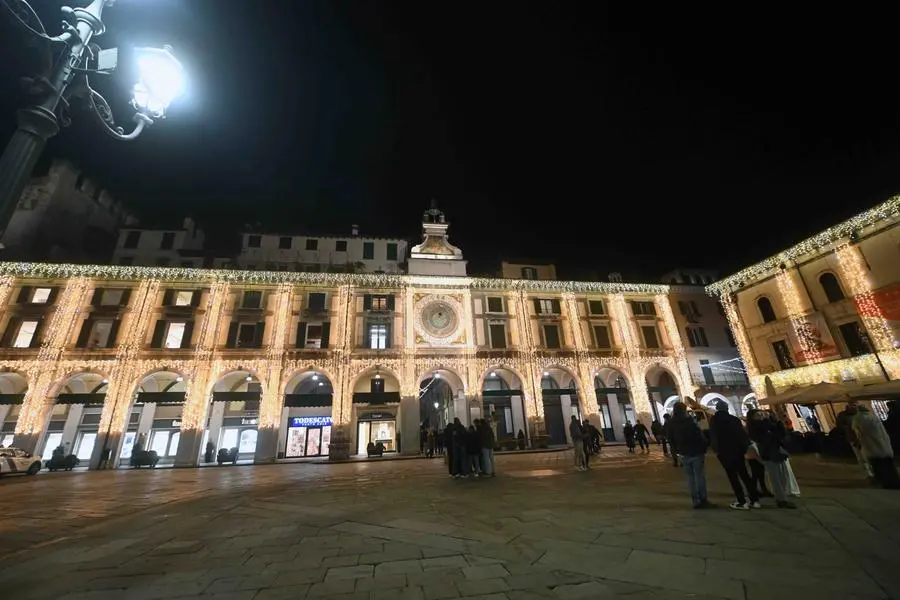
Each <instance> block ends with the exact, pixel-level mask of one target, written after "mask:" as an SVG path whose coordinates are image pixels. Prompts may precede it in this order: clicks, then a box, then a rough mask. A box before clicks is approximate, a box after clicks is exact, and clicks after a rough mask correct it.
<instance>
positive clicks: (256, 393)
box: [0, 215, 695, 466]
mask: <svg viewBox="0 0 900 600" xmlns="http://www.w3.org/2000/svg"><path fill="white" fill-rule="evenodd" d="M428 219H429V217H428V216H427V215H426V221H428ZM430 219H431V225H433V219H434V216H433V215H432V217H430ZM440 222H441V223H443V221H440ZM428 224H429V223H428V222H426V223H425V224H423V225H425V227H424V229H425V230H426V231H430V232H431V235H432V237H430V238H428V237H427V236H426V241H428V243H429V244H430V245H428V246H427V247H421V246H417V247H416V253H417V254H416V256H417V258H418V259H419V261H420V262H421V263H423V264H426V263H427V264H435V265H440V263H441V261H444V260H447V261H454V263H453V264H452V265H450V266H448V265H440V266H437V267H436V268H437V269H438V270H439V271H440V270H447V269H451V270H452V269H458V268H460V267H459V263H460V262H462V261H461V255H459V254H458V253H456V252H448V251H447V249H446V248H445V247H444V246H443V243H444V242H446V244H447V245H448V246H449V242H447V240H446V233H445V231H444V233H443V234H442V235H443V238H441V239H436V238H435V237H434V231H432V230H433V229H434V228H433V227H431V230H429V229H428ZM438 237H440V236H438ZM425 245H426V244H423V246H425ZM450 248H452V246H450ZM429 252H432V253H434V256H432V257H429V256H428V253H429ZM429 261H430V263H429ZM463 264H464V263H463ZM463 268H464V267H463ZM0 307H2V310H3V316H2V322H0V326H2V331H3V337H2V340H0V345H2V350H0V368H2V370H3V371H2V372H0V423H2V426H3V429H2V437H0V443H4V444H9V443H14V444H15V445H16V446H20V447H23V448H25V449H28V450H31V451H34V452H37V453H42V454H46V455H49V453H50V452H51V451H52V450H53V448H54V447H56V446H58V445H60V444H62V445H65V446H67V448H68V450H69V451H70V452H74V453H76V454H78V455H79V456H81V457H84V458H85V459H88V458H89V459H90V464H91V466H96V465H98V464H99V462H100V459H101V456H102V455H103V453H104V452H103V451H104V449H105V448H108V449H109V450H110V452H111V459H112V460H111V463H112V464H127V460H128V457H129V455H130V453H131V451H132V448H133V446H134V443H135V441H137V440H141V442H142V444H141V445H142V447H144V448H147V449H153V450H156V451H157V453H158V454H159V455H160V456H161V457H162V462H163V464H165V463H166V462H168V463H171V464H174V465H176V466H195V465H197V464H200V463H203V462H205V461H206V459H207V458H208V456H206V454H207V452H206V451H207V446H208V445H211V446H212V448H211V449H212V450H213V451H214V452H215V451H218V449H220V448H225V449H230V448H237V453H238V456H237V459H238V460H253V461H255V462H260V463H264V462H271V461H273V460H276V459H278V458H282V457H283V458H293V457H298V456H324V455H331V456H332V457H334V458H341V457H345V456H347V455H354V454H364V453H365V452H366V450H367V446H368V444H369V442H372V443H373V444H374V443H377V442H379V441H380V442H382V444H384V446H385V450H386V451H398V450H399V451H400V452H401V453H403V454H414V453H417V452H418V451H419V443H418V438H419V428H420V424H422V423H423V422H425V421H427V422H428V424H429V426H436V425H437V426H441V425H443V424H444V423H446V422H447V421H448V420H451V419H453V418H454V417H458V418H460V420H461V421H463V423H469V422H470V421H471V420H472V419H474V418H478V417H485V418H490V419H491V421H492V422H493V423H494V424H495V425H496V427H497V435H498V438H500V439H501V440H512V439H514V438H515V437H516V436H517V435H518V433H519V431H522V432H523V433H524V434H525V436H526V438H527V440H528V442H529V443H530V444H535V445H540V444H544V443H548V444H561V443H566V442H567V441H568V440H567V435H568V434H567V431H568V428H567V427H566V424H567V422H568V421H569V418H570V416H571V415H572V414H576V415H578V416H581V417H586V418H590V419H591V420H592V422H594V423H595V424H596V425H599V426H600V427H601V428H602V429H603V430H604V433H605V434H606V435H607V437H608V438H610V437H611V438H613V439H619V440H621V439H622V437H621V429H622V425H623V423H624V421H625V420H626V419H627V420H631V421H634V419H636V418H640V419H641V420H643V421H644V422H645V423H647V424H649V422H650V420H651V419H653V418H654V417H655V416H657V415H658V413H659V411H660V410H661V404H658V403H657V402H654V403H653V406H651V401H650V399H651V397H652V394H653V390H652V388H653V387H654V385H653V383H654V382H657V383H658V382H659V380H660V378H661V377H662V376H663V375H665V378H666V381H668V382H670V383H668V384H667V385H668V386H669V387H670V388H671V390H670V391H671V393H672V394H679V395H692V396H693V395H694V391H695V389H694V383H693V382H692V380H691V370H690V367H689V365H688V363H687V360H686V351H685V346H684V342H683V340H682V338H681V335H680V333H679V328H678V325H677V323H676V319H675V317H674V313H673V308H672V305H671V301H670V297H669V287H668V286H666V285H654V284H624V283H591V282H572V281H532V280H519V279H485V278H473V277H468V276H465V275H460V276H443V275H397V274H346V273H296V272H279V271H237V270H203V269H188V268H157V267H136V266H112V267H110V266H92V265H81V266H79V265H51V264H24V263H6V264H0ZM85 462H87V460H86V461H85Z"/></svg>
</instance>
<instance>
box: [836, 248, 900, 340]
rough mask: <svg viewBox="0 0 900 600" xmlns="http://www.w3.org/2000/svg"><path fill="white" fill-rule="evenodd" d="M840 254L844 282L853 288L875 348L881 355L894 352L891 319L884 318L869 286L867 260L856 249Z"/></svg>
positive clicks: (840, 250) (842, 251) (861, 316)
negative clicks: (889, 320)
mask: <svg viewBox="0 0 900 600" xmlns="http://www.w3.org/2000/svg"><path fill="white" fill-rule="evenodd" d="M836 254H837V258H838V264H839V265H840V267H841V275H842V278H841V279H842V280H843V281H844V282H846V284H847V286H848V287H849V288H850V293H851V295H852V296H853V302H854V303H855V304H856V312H857V313H859V316H860V318H861V319H862V321H863V324H865V326H866V331H867V332H868V333H869V337H870V338H871V340H872V345H873V346H874V348H875V350H876V351H879V352H880V351H890V350H893V349H894V333H893V331H892V329H891V326H890V324H889V323H888V322H887V319H885V318H884V313H883V312H882V310H881V307H880V306H879V305H878V303H877V302H876V301H875V294H874V293H873V291H872V285H871V283H869V277H868V275H867V274H866V268H865V265H864V264H863V257H862V256H861V255H860V253H859V250H858V249H857V248H856V247H855V246H851V245H850V244H846V245H844V246H841V247H840V248H838V249H837V251H836Z"/></svg>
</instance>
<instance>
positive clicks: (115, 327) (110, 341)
mask: <svg viewBox="0 0 900 600" xmlns="http://www.w3.org/2000/svg"><path fill="white" fill-rule="evenodd" d="M121 324H122V322H121V321H119V320H118V319H116V320H115V321H113V322H112V325H111V326H110V328H109V337H108V338H107V339H106V347H107V348H115V347H116V338H117V337H118V335H119V325H121Z"/></svg>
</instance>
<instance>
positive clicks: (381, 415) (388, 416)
mask: <svg viewBox="0 0 900 600" xmlns="http://www.w3.org/2000/svg"><path fill="white" fill-rule="evenodd" d="M359 420H360V421H393V420H394V415H393V414H392V413H389V412H368V413H362V414H361V415H359Z"/></svg>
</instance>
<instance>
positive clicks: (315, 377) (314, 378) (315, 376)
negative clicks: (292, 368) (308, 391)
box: [312, 373, 319, 381]
mask: <svg viewBox="0 0 900 600" xmlns="http://www.w3.org/2000/svg"><path fill="white" fill-rule="evenodd" d="M312 380H313V381H318V380H319V376H318V375H317V374H315V373H313V376H312Z"/></svg>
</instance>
